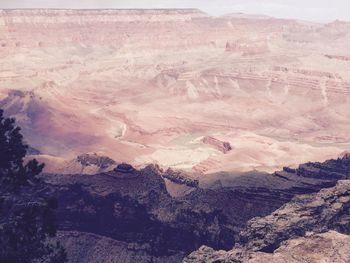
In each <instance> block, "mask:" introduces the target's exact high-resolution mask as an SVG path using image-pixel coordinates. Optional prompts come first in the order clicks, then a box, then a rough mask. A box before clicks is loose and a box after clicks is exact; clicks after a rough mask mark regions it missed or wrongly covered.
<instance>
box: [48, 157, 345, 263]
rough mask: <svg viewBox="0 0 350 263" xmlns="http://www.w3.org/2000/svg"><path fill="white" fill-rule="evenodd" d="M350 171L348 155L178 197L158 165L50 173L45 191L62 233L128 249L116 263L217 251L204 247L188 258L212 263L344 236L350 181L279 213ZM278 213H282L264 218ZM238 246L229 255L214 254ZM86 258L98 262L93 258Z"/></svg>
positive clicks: (79, 247)
mask: <svg viewBox="0 0 350 263" xmlns="http://www.w3.org/2000/svg"><path fill="white" fill-rule="evenodd" d="M301 168H302V169H301ZM349 168H350V162H349V158H347V157H345V156H344V157H343V158H339V159H337V160H330V161H327V162H325V163H308V164H305V165H301V166H300V168H298V169H295V170H291V171H289V170H288V171H281V172H278V174H271V175H266V180H267V178H268V181H267V182H263V183H259V182H258V181H259V180H265V178H264V177H261V178H260V177H257V178H255V183H254V185H251V184H246V183H244V182H243V181H241V182H240V184H238V185H236V186H234V187H233V186H232V187H217V188H215V189H201V188H198V187H196V188H193V190H192V191H191V192H190V193H188V194H186V195H184V196H179V197H172V196H171V195H169V193H168V191H167V188H166V184H165V181H164V179H163V176H164V172H162V171H161V169H160V168H159V167H158V166H156V165H150V166H147V167H146V168H144V169H141V170H135V171H133V172H132V173H123V175H124V177H121V176H120V174H122V173H120V172H116V171H110V172H105V173H101V174H97V175H89V176H87V175H79V174H76V175H55V174H47V175H45V176H44V178H45V181H46V188H47V189H49V190H50V193H51V195H52V194H54V195H55V196H57V198H58V200H59V203H60V207H59V209H58V223H59V229H60V230H61V231H69V232H71V231H73V232H79V233H87V235H90V234H91V235H96V236H98V238H97V239H96V240H104V238H107V239H108V240H114V241H118V242H121V243H122V244H124V245H122V248H118V249H117V250H122V252H121V253H122V254H125V255H127V254H128V253H130V258H129V259H125V258H123V260H124V261H116V262H130V263H131V262H133V260H135V258H138V257H139V255H141V254H142V257H143V259H142V260H146V259H147V260H154V261H155V262H157V260H158V261H159V260H163V261H162V262H179V261H178V259H179V258H182V257H184V256H185V255H188V254H189V253H191V252H192V251H194V250H196V249H198V248H199V247H201V246H202V245H206V246H208V247H212V248H208V247H204V248H202V249H200V250H199V251H198V252H196V253H194V254H192V255H191V256H190V257H189V258H187V259H186V260H188V262H201V261H196V260H198V259H199V258H201V257H202V256H199V254H200V255H203V254H204V255H205V257H208V259H209V258H222V259H226V258H229V259H230V260H231V259H234V260H243V257H246V256H249V255H250V253H253V252H259V253H260V252H273V251H274V250H275V249H277V248H278V247H279V246H281V245H282V243H283V242H284V241H286V240H289V239H290V238H298V237H301V236H303V235H304V234H305V233H306V232H307V231H312V232H314V233H320V232H323V231H328V230H329V229H334V230H337V231H339V232H341V233H347V231H348V229H349V225H348V224H349V223H348V222H349V220H348V219H347V216H348V214H349V211H348V210H346V209H348V207H349V206H348V203H349V200H350V197H348V196H347V191H348V190H347V188H349V189H350V187H348V186H349V184H350V181H341V182H340V183H339V184H338V185H337V186H336V187H335V188H329V189H324V190H322V191H321V192H320V193H318V194H313V195H302V196H299V197H296V198H295V199H293V201H292V202H291V203H289V204H287V205H285V206H284V207H282V208H280V207H281V206H283V205H284V204H286V203H288V202H289V201H290V200H291V199H292V198H293V197H294V196H295V195H297V194H309V193H314V192H317V191H319V190H320V189H322V188H324V187H332V186H334V185H336V183H337V181H338V180H339V179H342V178H347V177H349ZM259 178H260V179H259ZM166 180H168V179H166ZM248 181H250V180H249V179H248ZM46 191H48V190H46ZM279 208H280V209H279ZM276 209H279V210H277V211H276V212H275V213H273V214H272V215H270V216H267V215H269V214H271V213H272V212H273V211H275V210H276ZM257 216H260V217H261V218H255V217H257ZM264 216H267V217H266V218H264ZM291 216H295V218H294V217H292V218H291ZM249 220H250V221H249ZM247 222H248V226H247ZM276 222H277V223H276ZM77 235H78V239H79V240H82V239H83V238H81V237H80V234H77ZM84 235H85V234H84ZM82 236H83V235H82ZM66 238H67V239H68V241H67V242H68V243H70V242H72V240H73V238H72V237H69V236H67V235H65V236H63V237H62V239H61V240H63V242H64V240H65V239H66ZM88 240H90V239H89V238H88ZM96 242H99V241H96ZM101 242H102V243H103V242H105V241H101ZM112 243H113V242H112ZM109 244H110V242H109ZM126 244H127V245H126ZM91 246H92V244H90V243H89V244H87V243H84V242H80V241H79V242H77V243H76V246H75V247H74V249H73V248H72V249H73V251H71V252H70V253H72V255H74V256H73V257H74V258H76V256H77V254H79V253H85V252H84V251H86V253H87V254H89V253H90V252H89V253H88V252H87V250H88V249H89V248H91ZM234 246H235V250H232V251H230V252H224V251H221V252H217V251H215V250H220V249H224V250H229V249H232V247H234ZM126 247H127V249H126ZM214 249H215V250H214ZM96 253H97V252H96ZM102 255H105V256H102ZM113 255H114V254H113ZM228 255H229V256H228ZM109 256H110V255H107V254H106V253H105V252H101V257H105V258H106V260H107V259H108V260H110V257H109ZM87 260H88V262H90V261H91V262H96V261H93V259H92V256H91V258H89V259H87ZM99 260H100V261H101V258H99ZM128 260H129V261H128ZM140 260H141V259H140ZM142 260H141V262H142ZM191 260H192V261H191ZM107 262H108V261H107ZM112 262H113V261H112ZM145 262H147V261H145ZM204 262H205V261H204ZM208 262H211V261H208ZM228 262H230V261H228ZM233 262H234V261H233Z"/></svg>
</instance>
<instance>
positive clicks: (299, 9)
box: [0, 0, 350, 22]
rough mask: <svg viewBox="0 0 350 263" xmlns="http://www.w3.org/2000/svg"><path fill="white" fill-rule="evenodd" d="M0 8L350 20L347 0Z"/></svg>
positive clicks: (15, 2)
mask: <svg viewBox="0 0 350 263" xmlns="http://www.w3.org/2000/svg"><path fill="white" fill-rule="evenodd" d="M0 8H82V9H83V8H88V9H89V8H96V9H97V8H199V9H201V10H203V11H205V12H207V13H209V14H211V15H222V14H227V13H237V12H242V13H247V14H265V15H270V16H274V17H281V18H295V19H302V20H309V21H319V22H329V21H332V20H336V19H339V20H345V21H350V12H349V10H350V1H349V0H278V1H276V0H275V1H272V0H216V1H213V0H127V1H126V0H0Z"/></svg>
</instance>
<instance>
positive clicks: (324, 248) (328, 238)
mask: <svg viewBox="0 0 350 263" xmlns="http://www.w3.org/2000/svg"><path fill="white" fill-rule="evenodd" d="M349 251H350V236H349V235H343V234H340V233H338V232H336V231H329V232H326V233H323V234H315V233H307V234H306V236H305V237H299V238H295V239H291V240H288V241H287V242H286V243H283V245H282V246H281V247H280V248H278V249H277V250H276V251H275V252H274V253H273V254H270V253H261V252H258V253H253V254H252V255H251V256H250V258H249V260H247V261H248V262H249V263H265V262H266V263H299V262H310V263H319V262H323V263H334V262H337V263H348V262H350V253H349Z"/></svg>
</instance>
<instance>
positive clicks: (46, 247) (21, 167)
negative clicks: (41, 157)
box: [0, 110, 67, 263]
mask: <svg viewBox="0 0 350 263" xmlns="http://www.w3.org/2000/svg"><path fill="white" fill-rule="evenodd" d="M27 148H28V146H27V145H26V144H25V143H24V142H23V136H22V134H21V132H20V128H19V127H18V126H16V124H15V120H14V119H12V118H6V117H4V112H3V110H0V262H2V263H32V262H34V263H36V262H38V263H39V262H45V263H62V262H66V261H67V259H66V252H65V250H64V249H63V247H62V246H61V245H60V244H59V243H52V242H50V241H49V239H50V237H54V236H55V234H56V225H55V214H54V212H55V209H56V208H57V200H56V199H55V198H47V197H43V196H41V195H40V191H39V189H40V180H39V179H38V175H39V174H40V173H41V171H42V169H43V167H44V164H39V162H38V161H37V160H35V159H34V160H31V161H29V162H27V163H25V161H24V157H25V156H26V151H27Z"/></svg>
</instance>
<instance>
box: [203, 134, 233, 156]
mask: <svg viewBox="0 0 350 263" xmlns="http://www.w3.org/2000/svg"><path fill="white" fill-rule="evenodd" d="M202 142H203V143H205V144H208V145H210V146H213V147H214V148H215V149H217V150H219V151H221V152H223V153H228V152H229V151H231V150H232V147H231V144H230V143H229V142H222V141H220V140H218V139H216V138H214V137H210V136H205V137H204V138H203V139H202Z"/></svg>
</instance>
